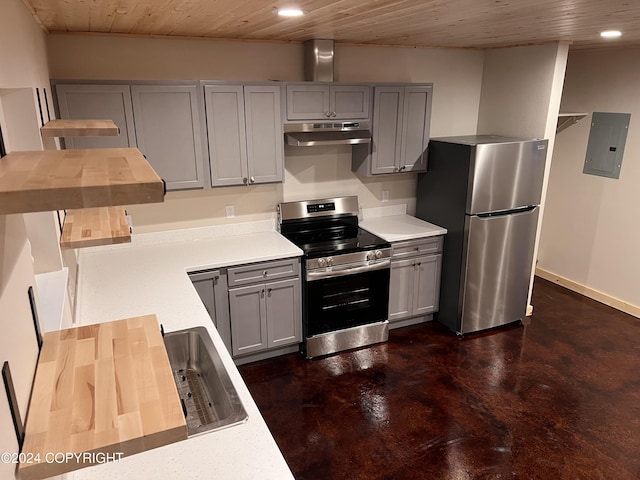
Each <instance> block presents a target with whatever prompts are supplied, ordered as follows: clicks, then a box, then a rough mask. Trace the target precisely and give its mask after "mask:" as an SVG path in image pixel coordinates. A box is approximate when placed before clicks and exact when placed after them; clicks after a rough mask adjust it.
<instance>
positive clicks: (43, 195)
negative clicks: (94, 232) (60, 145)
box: [0, 148, 164, 215]
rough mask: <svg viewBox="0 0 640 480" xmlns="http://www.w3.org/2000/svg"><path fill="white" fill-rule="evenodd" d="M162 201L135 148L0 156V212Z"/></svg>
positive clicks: (150, 172)
mask: <svg viewBox="0 0 640 480" xmlns="http://www.w3.org/2000/svg"><path fill="white" fill-rule="evenodd" d="M162 201H164V185H163V183H162V180H161V179H160V177H159V176H158V174H156V172H155V171H154V170H153V168H151V165H149V163H148V162H147V160H146V159H145V158H144V157H143V156H142V154H141V153H140V151H139V150H138V149H137V148H105V149H86V150H45V151H33V152H11V153H9V154H8V155H7V156H6V157H4V158H1V159H0V215H3V214H10V213H25V212H43V211H53V210H64V209H73V208H88V207H105V206H113V205H131V204H136V203H153V202H162Z"/></svg>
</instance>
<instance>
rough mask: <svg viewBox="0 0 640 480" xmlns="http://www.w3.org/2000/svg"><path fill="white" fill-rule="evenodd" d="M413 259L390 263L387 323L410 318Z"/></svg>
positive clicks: (411, 310) (411, 312) (411, 309)
mask: <svg viewBox="0 0 640 480" xmlns="http://www.w3.org/2000/svg"><path fill="white" fill-rule="evenodd" d="M415 263H416V262H415V259H411V260H399V261H393V262H391V278H390V281H389V321H390V322H392V321H394V320H399V319H401V318H405V317H410V316H411V315H412V314H413V295H414V289H413V280H414V276H415V268H416V267H415V266H414V265H415Z"/></svg>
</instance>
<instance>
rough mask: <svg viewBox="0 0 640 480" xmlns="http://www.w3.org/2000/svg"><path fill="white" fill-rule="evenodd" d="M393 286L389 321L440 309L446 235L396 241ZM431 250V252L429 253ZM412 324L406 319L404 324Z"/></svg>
mask: <svg viewBox="0 0 640 480" xmlns="http://www.w3.org/2000/svg"><path fill="white" fill-rule="evenodd" d="M392 248H393V252H394V253H393V256H392V259H391V280H390V285H389V322H390V323H391V327H393V326H394V325H393V323H394V322H397V321H400V320H406V319H410V318H414V317H415V318H416V322H419V321H423V320H424V318H423V316H424V315H428V314H432V313H434V312H437V311H438V299H439V295H440V273H441V268H442V254H441V252H442V237H435V238H430V239H420V240H412V241H407V242H397V243H393V244H392ZM425 252H429V253H425ZM408 324H410V323H408V322H406V321H405V322H403V323H402V325H408Z"/></svg>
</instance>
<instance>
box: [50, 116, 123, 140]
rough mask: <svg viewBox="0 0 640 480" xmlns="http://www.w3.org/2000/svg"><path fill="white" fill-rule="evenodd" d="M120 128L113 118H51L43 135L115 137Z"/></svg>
mask: <svg viewBox="0 0 640 480" xmlns="http://www.w3.org/2000/svg"><path fill="white" fill-rule="evenodd" d="M119 134H120V129H119V128H118V126H117V125H116V124H115V123H113V120H64V119H62V120H49V121H48V122H47V123H46V124H45V125H44V126H43V127H42V128H40V135H42V136H43V137H115V136H118V135H119Z"/></svg>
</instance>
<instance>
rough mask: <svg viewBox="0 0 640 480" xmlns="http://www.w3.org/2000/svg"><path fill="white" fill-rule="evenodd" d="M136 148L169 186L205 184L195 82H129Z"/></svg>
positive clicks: (194, 186) (178, 187)
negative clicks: (148, 83)
mask: <svg viewBox="0 0 640 480" xmlns="http://www.w3.org/2000/svg"><path fill="white" fill-rule="evenodd" d="M131 99H132V102H133V113H134V118H135V126H136V136H137V139H138V148H139V149H140V151H141V152H142V154H143V155H144V156H145V157H146V158H147V160H148V162H149V163H150V164H151V166H152V167H153V169H154V170H155V171H156V172H157V173H158V175H160V177H162V179H164V181H165V182H167V189H168V190H180V189H187V188H203V187H204V173H203V169H204V167H203V166H204V163H203V158H204V155H203V151H202V137H201V123H200V110H199V106H198V88H197V86H196V85H132V86H131Z"/></svg>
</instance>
